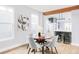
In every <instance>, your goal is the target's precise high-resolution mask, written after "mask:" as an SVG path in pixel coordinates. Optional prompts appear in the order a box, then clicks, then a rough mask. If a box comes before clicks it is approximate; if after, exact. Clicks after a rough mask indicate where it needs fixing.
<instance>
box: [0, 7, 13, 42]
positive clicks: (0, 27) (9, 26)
mask: <svg viewBox="0 0 79 59" xmlns="http://www.w3.org/2000/svg"><path fill="white" fill-rule="evenodd" d="M13 38H14V11H13V9H12V8H9V7H4V6H0V41H4V40H8V39H13Z"/></svg>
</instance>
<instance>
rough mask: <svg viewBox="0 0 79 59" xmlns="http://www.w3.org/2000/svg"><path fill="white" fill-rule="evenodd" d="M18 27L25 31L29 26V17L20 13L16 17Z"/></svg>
mask: <svg viewBox="0 0 79 59" xmlns="http://www.w3.org/2000/svg"><path fill="white" fill-rule="evenodd" d="M17 26H18V28H19V29H21V30H22V31H27V30H28V27H29V18H28V17H25V16H23V15H20V16H19V18H18V25H17Z"/></svg>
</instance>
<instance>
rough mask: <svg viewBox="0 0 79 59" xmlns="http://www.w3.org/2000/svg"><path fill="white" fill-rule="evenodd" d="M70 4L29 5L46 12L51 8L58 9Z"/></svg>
mask: <svg viewBox="0 0 79 59" xmlns="http://www.w3.org/2000/svg"><path fill="white" fill-rule="evenodd" d="M70 6H72V5H28V7H31V8H33V9H36V10H38V11H40V12H46V11H49V10H56V9H60V8H65V7H70Z"/></svg>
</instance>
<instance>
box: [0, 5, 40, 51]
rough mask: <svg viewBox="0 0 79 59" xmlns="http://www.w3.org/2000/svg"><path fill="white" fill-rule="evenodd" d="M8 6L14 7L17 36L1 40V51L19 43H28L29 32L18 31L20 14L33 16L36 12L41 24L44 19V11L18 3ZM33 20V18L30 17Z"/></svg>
mask: <svg viewBox="0 0 79 59" xmlns="http://www.w3.org/2000/svg"><path fill="white" fill-rule="evenodd" d="M6 7H11V8H13V9H14V12H15V13H14V16H15V18H14V20H15V25H14V26H15V37H14V39H9V40H6V41H1V42H0V52H2V51H5V50H7V49H10V48H13V47H17V46H19V45H22V44H25V43H28V41H27V40H28V32H22V31H18V29H17V19H18V17H19V15H24V16H26V17H29V18H30V16H31V14H32V13H34V14H37V15H39V24H40V22H41V21H42V16H41V15H42V13H40V12H38V11H36V10H34V9H31V8H29V7H27V6H21V5H20V6H18V5H14V6H13V5H11V6H10V5H9V6H6ZM30 20H31V19H30Z"/></svg>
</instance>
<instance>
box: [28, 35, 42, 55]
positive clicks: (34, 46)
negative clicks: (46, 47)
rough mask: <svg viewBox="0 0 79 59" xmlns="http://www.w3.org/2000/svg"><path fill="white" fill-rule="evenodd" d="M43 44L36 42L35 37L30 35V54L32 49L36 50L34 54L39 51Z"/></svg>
mask: <svg viewBox="0 0 79 59" xmlns="http://www.w3.org/2000/svg"><path fill="white" fill-rule="evenodd" d="M41 47H42V46H41V45H39V44H36V42H35V41H34V38H33V37H32V36H30V38H29V50H28V54H29V52H30V51H31V50H33V51H34V54H35V53H36V52H37V49H38V48H41Z"/></svg>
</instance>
